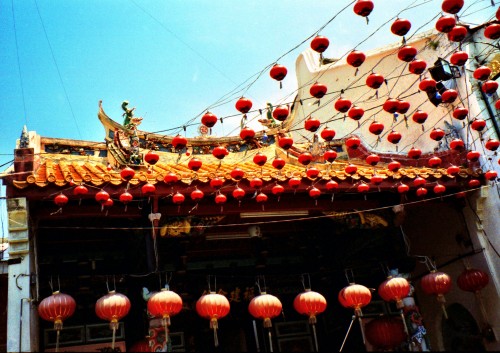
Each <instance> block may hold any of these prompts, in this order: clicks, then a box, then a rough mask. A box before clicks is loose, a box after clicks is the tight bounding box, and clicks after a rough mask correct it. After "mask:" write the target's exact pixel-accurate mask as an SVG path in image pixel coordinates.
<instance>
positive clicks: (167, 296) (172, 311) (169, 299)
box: [147, 286, 182, 343]
mask: <svg viewBox="0 0 500 353" xmlns="http://www.w3.org/2000/svg"><path fill="white" fill-rule="evenodd" d="M147 307H148V311H149V313H150V314H151V315H152V316H154V317H161V323H162V326H163V327H164V328H165V343H167V341H168V326H169V325H170V318H171V317H172V316H174V315H177V314H178V313H179V312H180V311H181V309H182V298H181V297H180V296H179V295H178V294H177V293H175V292H173V291H171V290H170V289H169V288H168V286H167V288H162V289H161V291H160V292H156V293H154V294H153V295H152V296H151V297H150V298H149V299H148V304H147Z"/></svg>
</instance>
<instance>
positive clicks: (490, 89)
mask: <svg viewBox="0 0 500 353" xmlns="http://www.w3.org/2000/svg"><path fill="white" fill-rule="evenodd" d="M481 89H482V90H483V92H484V93H486V94H493V93H495V92H496V91H497V89H498V82H496V81H493V80H489V81H486V82H485V83H483V85H482V86H481Z"/></svg>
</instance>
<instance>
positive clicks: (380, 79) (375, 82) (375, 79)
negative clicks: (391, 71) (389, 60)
mask: <svg viewBox="0 0 500 353" xmlns="http://www.w3.org/2000/svg"><path fill="white" fill-rule="evenodd" d="M384 81H385V79H384V76H382V75H381V74H375V73H371V74H370V75H368V77H367V78H366V85H367V86H368V87H370V88H373V89H378V88H380V86H382V84H383V83H384Z"/></svg>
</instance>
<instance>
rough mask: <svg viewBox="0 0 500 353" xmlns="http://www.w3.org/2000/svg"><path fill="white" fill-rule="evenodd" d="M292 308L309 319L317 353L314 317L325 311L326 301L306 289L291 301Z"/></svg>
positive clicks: (319, 295) (315, 320)
mask: <svg viewBox="0 0 500 353" xmlns="http://www.w3.org/2000/svg"><path fill="white" fill-rule="evenodd" d="M293 308H294V309H295V310H296V311H297V312H298V313H299V314H301V315H307V316H308V317H309V324H310V325H311V326H312V328H313V334H314V343H315V345H316V352H318V340H317V337H316V326H314V325H315V324H316V322H317V319H316V315H318V314H321V313H322V312H324V311H325V309H326V299H325V297H324V296H322V295H321V294H319V293H318V292H314V291H312V290H311V289H306V290H305V292H302V293H300V294H298V295H297V296H296V297H295V299H294V300H293Z"/></svg>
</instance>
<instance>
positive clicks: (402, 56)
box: [398, 45, 417, 63]
mask: <svg viewBox="0 0 500 353" xmlns="http://www.w3.org/2000/svg"><path fill="white" fill-rule="evenodd" d="M416 56H417V49H416V48H414V47H412V46H410V45H405V46H404V47H402V48H401V49H399V51H398V59H399V60H401V61H405V62H407V63H409V62H410V61H412V60H413V59H415V57H416Z"/></svg>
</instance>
